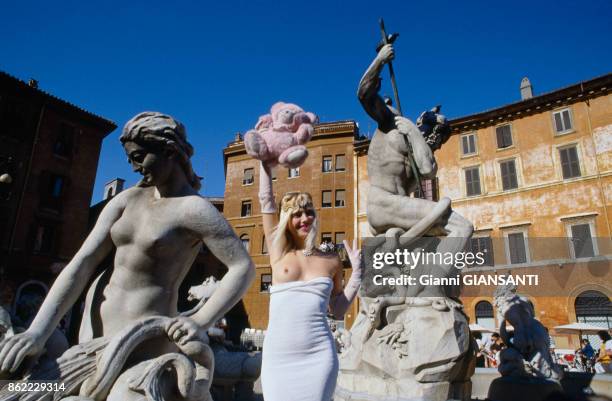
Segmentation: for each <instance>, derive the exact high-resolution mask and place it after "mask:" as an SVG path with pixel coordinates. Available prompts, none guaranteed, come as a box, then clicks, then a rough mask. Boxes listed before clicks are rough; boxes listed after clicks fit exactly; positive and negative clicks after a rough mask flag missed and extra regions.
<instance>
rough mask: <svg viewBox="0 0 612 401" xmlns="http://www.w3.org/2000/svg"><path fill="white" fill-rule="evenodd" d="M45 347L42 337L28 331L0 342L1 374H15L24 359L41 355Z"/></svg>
mask: <svg viewBox="0 0 612 401" xmlns="http://www.w3.org/2000/svg"><path fill="white" fill-rule="evenodd" d="M44 346H45V343H44V341H43V340H42V337H41V336H40V335H38V334H35V333H32V332H30V331H28V330H26V331H25V332H23V333H20V334H16V335H14V336H13V337H10V338H8V339H7V340H5V341H3V342H0V372H11V373H13V372H15V371H16V370H17V368H19V366H20V365H21V362H23V360H24V358H26V357H28V356H35V355H38V354H40V353H41V352H42V350H43V348H44Z"/></svg>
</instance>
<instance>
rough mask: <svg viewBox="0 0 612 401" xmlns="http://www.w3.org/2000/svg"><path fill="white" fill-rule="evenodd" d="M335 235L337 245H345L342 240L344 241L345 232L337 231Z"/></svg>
mask: <svg viewBox="0 0 612 401" xmlns="http://www.w3.org/2000/svg"><path fill="white" fill-rule="evenodd" d="M335 237H336V245H337V246H344V245H343V244H342V241H344V238H345V235H344V233H343V232H338V233H336V235H335Z"/></svg>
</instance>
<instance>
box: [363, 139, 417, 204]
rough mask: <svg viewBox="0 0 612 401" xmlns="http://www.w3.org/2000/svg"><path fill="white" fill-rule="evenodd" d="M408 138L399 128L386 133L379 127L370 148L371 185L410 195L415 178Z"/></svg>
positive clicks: (369, 170)
mask: <svg viewBox="0 0 612 401" xmlns="http://www.w3.org/2000/svg"><path fill="white" fill-rule="evenodd" d="M408 151H409V150H408V145H407V144H406V138H405V137H404V135H402V134H400V133H399V131H398V130H397V129H392V130H390V131H389V132H387V133H386V134H385V133H383V132H382V131H380V129H377V130H376V132H375V133H374V137H373V138H372V140H371V142H370V147H369V150H368V177H369V181H370V185H371V186H375V187H378V188H380V189H383V190H384V191H386V192H390V193H392V194H396V195H409V194H410V192H411V191H413V190H414V187H415V180H414V176H413V174H412V171H411V170H410V164H409V162H408V159H407V156H406V155H407V154H408Z"/></svg>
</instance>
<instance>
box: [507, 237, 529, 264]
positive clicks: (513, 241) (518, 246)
mask: <svg viewBox="0 0 612 401" xmlns="http://www.w3.org/2000/svg"><path fill="white" fill-rule="evenodd" d="M507 244H508V256H509V258H508V259H509V261H510V264H517V263H526V262H527V243H526V242H525V234H524V233H522V232H515V233H509V234H508V238H507Z"/></svg>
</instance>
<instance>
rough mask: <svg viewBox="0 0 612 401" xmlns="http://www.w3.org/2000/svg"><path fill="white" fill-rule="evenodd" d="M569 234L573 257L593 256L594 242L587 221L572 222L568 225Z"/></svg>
mask: <svg viewBox="0 0 612 401" xmlns="http://www.w3.org/2000/svg"><path fill="white" fill-rule="evenodd" d="M569 230H570V234H571V239H570V241H571V253H572V257H574V258H588V257H591V256H595V246H594V245H595V244H594V243H593V237H592V235H591V225H590V224H589V223H578V224H572V225H570V227H569Z"/></svg>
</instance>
